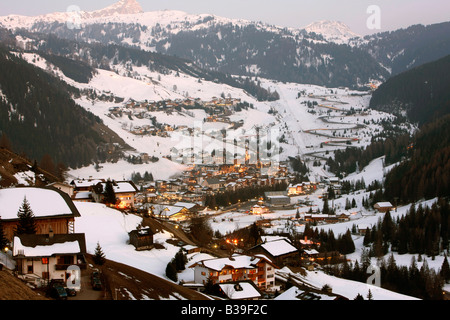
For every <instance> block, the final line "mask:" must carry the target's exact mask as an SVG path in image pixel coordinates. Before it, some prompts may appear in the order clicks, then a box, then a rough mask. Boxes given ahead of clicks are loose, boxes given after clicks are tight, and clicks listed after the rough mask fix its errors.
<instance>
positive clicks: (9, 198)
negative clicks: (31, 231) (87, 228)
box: [0, 187, 80, 241]
mask: <svg viewBox="0 0 450 320" xmlns="http://www.w3.org/2000/svg"><path fill="white" fill-rule="evenodd" d="M24 200H26V201H27V202H28V204H29V206H30V208H31V210H32V211H33V215H34V219H35V225H36V233H37V234H48V233H49V232H50V230H53V232H54V233H55V234H71V233H75V218H76V217H80V213H79V211H78V209H77V208H76V206H75V205H74V204H73V201H72V199H70V197H69V195H68V194H67V193H65V192H63V191H61V190H59V189H55V188H48V187H44V188H35V187H22V188H9V189H1V190H0V208H1V209H0V215H1V219H2V222H3V231H4V233H5V237H6V238H7V240H8V241H12V240H13V237H14V231H15V229H16V227H17V225H18V223H19V218H18V216H17V213H18V212H19V209H20V208H21V207H22V205H23V202H24Z"/></svg>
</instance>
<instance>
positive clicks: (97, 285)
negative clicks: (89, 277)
mask: <svg viewBox="0 0 450 320" xmlns="http://www.w3.org/2000/svg"><path fill="white" fill-rule="evenodd" d="M92 289H94V290H102V281H101V280H100V278H94V279H93V281H92Z"/></svg>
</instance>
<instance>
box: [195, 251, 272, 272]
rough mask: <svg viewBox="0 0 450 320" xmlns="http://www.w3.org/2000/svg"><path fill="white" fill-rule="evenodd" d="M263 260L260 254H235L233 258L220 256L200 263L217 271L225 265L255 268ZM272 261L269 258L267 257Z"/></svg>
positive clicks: (237, 267) (236, 267)
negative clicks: (253, 255)
mask: <svg viewBox="0 0 450 320" xmlns="http://www.w3.org/2000/svg"><path fill="white" fill-rule="evenodd" d="M261 260H263V258H262V257H260V256H255V257H252V256H247V255H238V254H236V255H233V256H232V257H231V258H230V257H227V258H218V259H208V260H203V261H201V262H200V263H201V264H203V265H204V266H205V267H206V268H208V269H211V270H216V271H221V270H222V269H223V268H225V267H231V268H233V269H254V268H256V264H257V263H259V262H260V261H261ZM266 260H267V261H270V260H269V259H266Z"/></svg>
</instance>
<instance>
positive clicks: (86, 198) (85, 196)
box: [72, 191, 94, 202]
mask: <svg viewBox="0 0 450 320" xmlns="http://www.w3.org/2000/svg"><path fill="white" fill-rule="evenodd" d="M72 200H73V201H75V202H94V198H93V197H92V192H91V191H79V192H77V193H75V194H74V195H73V196H72Z"/></svg>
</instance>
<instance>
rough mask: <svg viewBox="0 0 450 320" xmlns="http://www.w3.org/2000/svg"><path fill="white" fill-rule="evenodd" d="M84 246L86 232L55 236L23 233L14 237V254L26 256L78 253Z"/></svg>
mask: <svg viewBox="0 0 450 320" xmlns="http://www.w3.org/2000/svg"><path fill="white" fill-rule="evenodd" d="M81 241H83V243H80V242H81ZM47 243H48V244H47ZM84 247H85V244H84V234H70V235H54V236H53V238H48V236H47V235H23V236H20V237H18V236H15V237H14V239H13V255H18V254H23V255H25V256H26V257H50V256H53V255H56V254H78V253H82V252H84V251H85V248H84Z"/></svg>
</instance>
